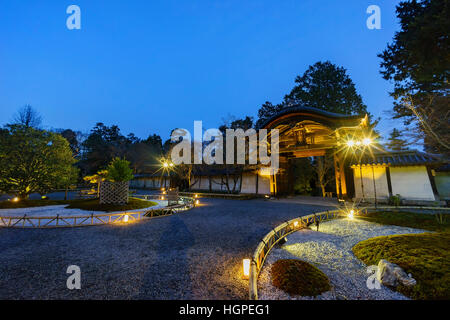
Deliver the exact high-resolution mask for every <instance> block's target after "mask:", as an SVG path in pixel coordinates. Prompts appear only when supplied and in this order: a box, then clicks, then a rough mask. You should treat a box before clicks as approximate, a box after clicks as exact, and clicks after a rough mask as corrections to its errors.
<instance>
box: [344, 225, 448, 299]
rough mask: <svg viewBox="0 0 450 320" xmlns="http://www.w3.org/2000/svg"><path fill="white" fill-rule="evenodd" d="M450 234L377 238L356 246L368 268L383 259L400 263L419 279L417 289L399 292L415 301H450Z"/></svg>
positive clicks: (357, 253)
mask: <svg viewBox="0 0 450 320" xmlns="http://www.w3.org/2000/svg"><path fill="white" fill-rule="evenodd" d="M449 248H450V233H448V232H443V233H423V234H408V235H395V236H384V237H377V238H373V239H369V240H365V241H362V242H360V243H358V244H357V245H355V246H354V247H353V253H354V254H355V255H356V256H357V257H358V258H359V259H360V260H362V261H363V262H364V263H365V264H367V265H377V264H378V262H379V261H380V259H386V260H388V261H390V262H392V263H395V264H398V265H399V266H400V267H402V268H403V269H404V270H405V271H406V273H411V274H412V276H413V278H414V279H416V280H417V284H416V285H415V286H414V287H410V288H408V287H405V286H401V285H400V286H398V287H397V291H399V292H401V293H403V294H404V295H406V296H408V297H411V298H413V299H427V300H428V299H450V250H449Z"/></svg>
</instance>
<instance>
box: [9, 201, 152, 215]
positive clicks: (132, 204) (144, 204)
mask: <svg viewBox="0 0 450 320" xmlns="http://www.w3.org/2000/svg"><path fill="white" fill-rule="evenodd" d="M64 204H67V205H68V206H67V207H66V208H68V209H82V210H90V211H104V212H112V211H125V210H135V209H143V208H148V207H152V206H155V205H157V203H156V202H153V201H146V200H141V199H137V198H130V200H129V202H128V204H126V205H123V206H120V205H111V204H100V203H99V200H98V199H79V200H21V201H18V202H12V201H0V209H15V208H28V207H41V206H52V205H64Z"/></svg>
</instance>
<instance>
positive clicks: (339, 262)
mask: <svg viewBox="0 0 450 320" xmlns="http://www.w3.org/2000/svg"><path fill="white" fill-rule="evenodd" d="M319 231H320V232H317V231H313V230H309V229H305V230H301V231H298V232H295V233H293V234H291V235H290V236H288V237H287V240H288V241H287V242H286V243H285V244H284V245H282V246H281V247H278V248H277V247H276V248H273V249H272V251H271V252H270V254H269V256H268V257H267V259H266V262H265V264H264V267H263V270H262V271H261V274H260V276H259V280H258V287H259V289H258V294H259V298H260V299H268V300H277V299H303V300H310V299H318V300H329V299H350V300H355V299H373V300H384V299H389V300H393V299H401V300H403V299H407V298H406V297H405V296H403V295H402V294H400V293H397V292H394V291H392V290H390V289H388V288H386V287H384V286H382V287H381V289H380V290H370V289H368V288H367V285H366V280H367V278H368V277H369V274H368V273H367V272H366V269H367V266H366V265H365V264H364V263H362V262H361V261H360V260H358V259H357V258H356V257H355V255H354V254H353V253H352V248H353V246H354V245H355V244H357V243H358V242H360V241H363V240H367V239H369V238H373V237H378V236H387V235H394V234H406V233H422V232H427V231H425V230H419V229H412V228H404V227H397V226H385V225H380V224H376V223H371V222H366V221H361V220H357V219H356V220H348V219H337V220H331V221H328V222H324V223H322V224H321V225H320V229H319ZM279 259H301V260H304V261H307V262H310V263H312V264H314V265H315V266H316V267H318V268H319V269H320V270H322V271H323V272H324V273H325V274H326V275H327V276H328V278H329V279H330V282H331V286H332V290H331V291H328V292H325V293H323V294H322V295H320V296H318V297H316V298H314V297H301V296H290V295H288V294H287V293H285V292H283V291H281V290H279V289H277V288H275V287H274V286H273V285H272V283H271V275H270V269H271V266H272V264H273V263H274V262H275V261H277V260H279Z"/></svg>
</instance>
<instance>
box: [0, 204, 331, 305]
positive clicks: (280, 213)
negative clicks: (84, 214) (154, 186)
mask: <svg viewBox="0 0 450 320" xmlns="http://www.w3.org/2000/svg"><path fill="white" fill-rule="evenodd" d="M200 201H201V203H202V205H201V206H199V207H197V208H195V209H192V210H190V211H186V212H183V213H179V214H176V215H173V216H169V217H160V218H154V219H149V220H146V221H142V222H139V223H135V224H130V225H120V226H119V225H105V226H91V227H79V228H58V229H26V230H24V229H8V228H0V299H247V298H248V281H245V280H242V279H241V271H242V259H243V258H246V257H250V256H251V255H252V253H253V251H254V250H255V248H256V246H257V244H258V242H259V241H260V240H261V238H262V237H263V236H264V235H265V234H266V233H267V232H269V231H270V230H271V229H272V228H273V227H275V226H277V225H279V224H281V223H283V222H284V221H286V220H288V219H292V218H294V217H298V216H301V215H307V214H310V213H313V212H319V211H322V210H325V209H330V207H320V206H313V205H305V204H298V203H283V202H281V201H265V200H262V199H261V200H248V201H243V200H223V199H201V200H200ZM69 265H77V266H79V267H80V268H81V290H68V289H67V288H66V281H67V277H68V274H66V270H67V267H68V266H69Z"/></svg>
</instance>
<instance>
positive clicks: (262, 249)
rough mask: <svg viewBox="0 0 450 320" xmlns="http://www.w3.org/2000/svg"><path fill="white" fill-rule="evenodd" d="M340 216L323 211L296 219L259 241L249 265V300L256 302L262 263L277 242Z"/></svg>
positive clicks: (340, 212) (334, 212)
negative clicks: (308, 227) (310, 226)
mask: <svg viewBox="0 0 450 320" xmlns="http://www.w3.org/2000/svg"><path fill="white" fill-rule="evenodd" d="M341 215H342V210H333V211H324V212H320V213H315V214H311V215H308V216H304V217H298V218H295V219H292V220H289V221H286V222H285V223H283V224H281V225H279V226H278V227H276V228H275V229H273V230H272V231H270V232H269V233H268V234H266V236H265V237H264V238H263V239H262V240H261V242H260V243H259V244H258V246H257V247H256V250H255V252H254V254H253V257H252V261H251V264H250V275H249V298H250V300H258V283H257V282H258V276H259V273H260V272H261V269H262V267H263V265H264V261H265V260H266V257H267V256H268V254H269V252H270V250H272V248H273V246H275V245H276V244H277V243H278V241H280V240H281V239H283V238H284V237H286V236H287V235H289V234H291V233H293V232H295V231H298V230H300V229H303V228H306V227H307V226H309V225H315V224H316V223H317V222H318V223H319V224H320V222H323V221H327V220H330V219H334V218H337V217H339V216H341Z"/></svg>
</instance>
